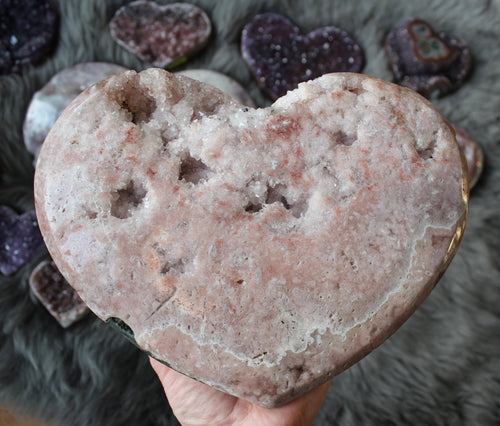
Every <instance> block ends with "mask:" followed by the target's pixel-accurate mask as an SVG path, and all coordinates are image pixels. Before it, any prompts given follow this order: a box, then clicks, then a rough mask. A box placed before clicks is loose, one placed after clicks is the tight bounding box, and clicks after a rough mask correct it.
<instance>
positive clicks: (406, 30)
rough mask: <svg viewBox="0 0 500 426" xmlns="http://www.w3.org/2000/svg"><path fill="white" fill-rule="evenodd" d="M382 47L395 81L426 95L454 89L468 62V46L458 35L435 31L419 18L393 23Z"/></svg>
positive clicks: (460, 81) (460, 83)
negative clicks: (392, 27) (394, 25)
mask: <svg viewBox="0 0 500 426" xmlns="http://www.w3.org/2000/svg"><path fill="white" fill-rule="evenodd" d="M385 51H386V54H387V58H388V60H389V64H390V67H391V70H392V73H393V74H394V80H395V82H396V83H398V84H401V85H402V86H406V87H409V88H410V89H413V90H415V91H417V92H419V93H420V94H422V95H424V96H426V97H428V98H437V97H440V96H443V95H446V94H448V93H450V92H453V91H455V90H457V89H458V88H459V87H460V86H461V85H462V83H463V82H464V80H465V79H466V78H467V76H468V74H469V72H470V69H471V66H472V59H471V54H470V50H469V48H468V46H467V45H466V43H465V42H464V41H463V40H462V39H460V38H459V37H457V36H455V35H452V34H447V33H444V32H436V31H435V30H434V29H433V28H432V27H431V26H430V25H429V24H428V23H427V22H425V21H422V20H421V19H410V20H407V21H405V22H403V23H402V24H400V25H398V26H397V27H395V28H394V29H393V30H392V31H391V32H390V33H389V34H388V35H387V38H386V41H385Z"/></svg>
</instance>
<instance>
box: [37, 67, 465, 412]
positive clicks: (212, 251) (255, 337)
mask: <svg viewBox="0 0 500 426" xmlns="http://www.w3.org/2000/svg"><path fill="white" fill-rule="evenodd" d="M462 158H463V157H462V156H461V154H460V151H459V148H458V145H457V143H456V140H455V137H454V132H453V130H452V129H451V128H450V126H449V124H448V123H447V121H446V120H445V119H444V118H443V117H442V116H441V114H440V113H439V112H438V111H437V110H436V109H435V108H434V107H433V106H432V105H431V104H430V103H429V102H427V101H426V100H425V99H423V98H422V97H421V96H419V95H418V94H416V93H415V92H413V91H410V90H408V89H405V88H402V87H400V86H396V85H394V84H391V83H387V82H384V81H382V80H378V79H375V78H372V77H368V76H363V75H359V74H348V73H347V74H343V73H338V74H328V75H324V76H323V77H320V78H318V79H316V80H313V81H311V82H308V83H303V84H301V85H299V88H298V89H297V90H295V91H292V92H290V93H289V94H288V95H286V96H285V97H282V98H280V99H279V100H278V101H276V102H275V103H274V104H273V105H272V106H271V107H269V108H265V109H252V108H248V107H243V105H241V104H238V103H237V102H236V101H234V100H232V99H231V98H229V97H227V96H226V95H225V94H223V93H222V92H219V91H218V90H216V89H215V88H213V87H211V86H208V85H204V84H203V83H200V82H197V81H195V80H192V79H189V78H187V77H184V76H177V77H176V76H174V75H173V74H170V73H167V72H165V71H163V70H158V69H148V70H145V71H143V72H141V73H139V74H137V73H136V72H134V71H126V72H124V73H121V74H118V75H116V76H112V77H110V78H109V79H107V80H105V81H103V82H100V83H98V84H97V85H95V86H93V87H91V88H90V89H88V90H86V91H85V92H83V93H82V94H81V95H80V96H79V97H78V98H77V99H75V100H74V101H73V102H72V103H71V104H70V106H69V107H68V108H67V109H66V110H65V111H64V112H63V113H62V115H61V116H60V118H59V120H58V121H57V122H56V124H55V125H54V127H53V128H52V130H51V132H50V133H49V135H48V136H47V139H46V141H45V143H44V145H43V147H42V151H41V153H40V157H39V163H38V167H37V169H36V177H35V197H36V207H37V214H38V217H39V221H40V227H41V230H42V232H43V235H44V238H45V240H46V243H47V246H48V248H49V251H50V253H51V255H52V257H53V259H54V261H55V262H56V264H57V266H58V268H59V269H60V271H61V272H62V273H63V275H64V276H65V277H66V279H67V280H68V282H69V283H70V284H71V285H72V286H73V287H74V288H75V289H76V290H77V291H78V293H79V294H80V296H81V297H82V299H83V300H84V301H85V302H86V303H87V304H88V306H89V307H90V308H91V309H92V310H93V311H94V312H95V313H96V315H98V316H99V317H100V318H102V319H103V320H112V321H114V322H118V323H119V324H121V325H122V326H123V328H124V329H129V330H130V332H131V333H133V335H134V337H135V341H136V342H137V344H138V345H139V346H140V347H141V348H143V349H144V350H145V351H147V352H149V353H150V354H152V355H153V356H154V357H156V358H157V359H159V360H161V361H163V362H165V363H167V364H168V365H170V366H171V367H172V368H174V369H176V370H178V371H180V372H182V373H184V374H186V375H188V376H190V377H193V378H195V379H197V380H200V381H202V382H204V383H207V384H209V385H211V386H214V387H215V388H217V389H220V390H223V391H225V392H228V393H231V394H234V395H237V396H239V397H242V398H245V399H248V400H250V401H253V402H255V403H257V404H260V405H263V406H267V407H272V406H277V405H280V404H283V403H285V402H287V401H289V400H291V399H292V398H295V397H297V396H299V395H301V394H303V393H304V392H306V391H308V390H309V389H311V388H313V387H315V386H317V385H319V384H320V383H322V382H324V381H326V380H328V379H329V378H331V377H332V376H334V375H335V374H338V373H340V372H341V371H343V370H344V369H346V368H347V367H349V366H350V365H352V364H353V363H354V362H356V361H357V360H359V359H360V358H362V357H363V356H364V355H366V354H367V353H369V352H370V351H371V350H372V349H373V348H375V347H376V346H378V345H379V344H381V343H382V342H383V341H384V340H385V339H386V338H387V337H388V336H390V335H391V334H392V333H393V332H394V331H395V330H396V329H397V328H398V327H399V326H400V325H401V324H402V323H403V322H404V321H405V320H406V319H407V318H408V317H409V315H410V314H411V313H412V312H413V311H414V310H415V309H416V308H417V306H418V305H419V304H420V303H421V302H422V301H423V299H424V298H425V297H426V296H427V295H428V293H429V292H430V291H431V289H432V288H433V286H434V285H435V284H436V282H437V280H438V279H439V277H440V276H441V274H442V273H443V272H444V270H445V268H446V267H447V265H448V264H449V262H450V261H451V259H452V257H453V255H454V253H455V250H456V248H457V245H458V243H459V240H460V238H461V235H462V231H463V228H464V222H465V216H466V210H467V198H468V191H467V179H466V178H465V177H466V173H467V172H466V171H465V167H466V165H465V162H463V160H462Z"/></svg>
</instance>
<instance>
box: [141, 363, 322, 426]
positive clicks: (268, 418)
mask: <svg viewBox="0 0 500 426" xmlns="http://www.w3.org/2000/svg"><path fill="white" fill-rule="evenodd" d="M150 362H151V365H152V367H153V369H154V370H155V371H156V374H157V375H158V377H159V378H160V381H161V383H162V385H163V389H164V390H165V394H166V395H167V399H168V401H169V403H170V406H171V407H172V410H173V412H174V414H175V416H176V417H177V420H179V422H180V423H181V424H182V425H183V426H195V425H200V426H201V425H204V426H205V425H210V426H222V425H228V426H229V425H238V426H245V425H248V426H250V425H251V426H255V425H263V426H278V425H279V426H305V425H311V424H312V422H313V421H314V419H315V417H316V415H317V414H318V411H319V409H320V408H321V405H322V404H323V401H324V399H325V396H326V393H327V392H328V387H329V386H330V382H327V383H325V384H323V385H321V386H319V387H318V388H316V389H313V390H312V391H310V392H309V393H307V394H306V395H303V396H301V397H300V398H297V399H296V400H294V401H292V402H289V403H288V404H286V405H283V406H281V407H278V408H272V409H268V408H262V407H259V406H257V405H254V404H252V403H250V402H248V401H245V400H242V399H239V398H236V397H235V396H231V395H227V394H225V393H223V392H220V391H218V390H216V389H213V388H211V387H210V386H207V385H205V384H203V383H199V382H197V381H195V380H193V379H190V378H188V377H186V376H183V375H182V374H180V373H178V372H176V371H174V370H172V369H171V368H168V367H167V366H166V365H163V364H162V363H160V362H158V361H156V360H154V359H152V358H150Z"/></svg>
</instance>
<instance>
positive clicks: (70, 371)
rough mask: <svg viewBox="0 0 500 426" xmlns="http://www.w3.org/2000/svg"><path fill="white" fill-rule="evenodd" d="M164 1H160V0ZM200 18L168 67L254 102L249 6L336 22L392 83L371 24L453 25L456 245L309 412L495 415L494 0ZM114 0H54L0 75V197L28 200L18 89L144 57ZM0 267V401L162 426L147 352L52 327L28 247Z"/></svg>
mask: <svg viewBox="0 0 500 426" xmlns="http://www.w3.org/2000/svg"><path fill="white" fill-rule="evenodd" d="M159 2H160V3H168V1H159ZM190 2H191V3H194V4H197V5H198V6H200V7H201V8H203V9H204V10H205V11H207V13H208V14H209V16H210V17H211V19H212V22H213V24H214V34H213V36H212V38H211V40H210V43H209V44H208V46H207V48H206V49H205V50H203V51H202V52H201V53H200V54H198V55H197V56H196V57H194V58H193V59H191V60H189V61H188V62H187V63H186V64H184V65H183V66H182V68H185V69H187V68H210V69H214V70H218V71H221V72H224V73H226V74H228V75H230V76H232V77H233V78H236V79H237V80H239V81H240V83H242V84H243V85H244V86H246V87H247V88H248V89H249V91H250V93H251V95H252V96H253V97H254V99H255V100H256V102H257V103H258V104H260V105H261V106H263V105H267V104H269V100H267V99H266V98H265V96H264V95H263V94H262V92H261V91H260V90H259V88H258V87H257V85H256V84H255V82H254V80H253V79H252V77H251V75H250V72H249V70H248V68H247V67H246V65H245V63H244V62H243V60H242V57H241V54H240V51H239V41H240V36H241V30H242V28H243V26H244V25H245V24H246V23H247V22H248V21H249V20H250V19H251V18H252V17H253V16H254V15H256V14H257V13H261V12H277V13H281V14H283V15H286V16H287V17H289V18H290V19H291V20H293V21H294V23H295V24H297V25H298V26H300V27H301V29H302V30H303V31H304V32H308V31H311V30H312V29H315V28H317V27H319V26H325V25H336V26H338V27H340V28H342V29H345V30H346V31H348V32H349V33H350V34H351V35H352V36H353V37H354V38H355V39H356V40H357V41H358V42H359V43H360V45H361V46H362V48H363V50H364V52H365V55H366V65H365V68H364V69H363V72H364V73H366V74H370V75H374V76H377V77H381V78H384V79H388V80H391V79H392V77H391V73H390V71H389V68H388V65H387V60H386V57H385V54H384V51H383V42H384V38H385V35H386V34H387V32H388V31H389V30H391V29H392V28H393V27H394V26H395V25H396V24H398V23H400V22H402V21H403V20H405V19H407V18H409V17H419V18H422V19H424V20H427V21H428V22H429V23H431V24H432V25H434V27H435V28H437V29H440V30H443V31H447V32H450V33H454V34H456V35H458V36H460V37H461V38H463V39H464V40H466V41H467V42H468V44H469V46H470V48H471V52H472V56H473V60H474V68H473V71H472V74H471V76H470V78H469V79H468V80H467V82H466V83H465V84H464V86H463V87H462V88H460V89H459V90H458V91H457V92H455V93H453V94H451V95H448V96H446V97H443V98H441V99H439V100H436V101H434V103H435V105H436V106H437V107H438V108H439V109H440V110H441V111H442V112H443V113H444V114H445V115H446V116H447V117H448V119H449V120H450V121H451V122H452V123H454V124H458V125H460V126H461V127H463V128H464V129H465V130H466V131H467V132H468V133H470V134H471V135H472V136H473V137H474V138H475V139H476V140H477V141H478V142H479V143H480V145H481V147H482V148H483V150H484V153H485V159H486V168H485V171H484V173H483V176H482V177H481V179H480V181H479V183H478V185H477V186H476V187H475V188H474V189H473V191H472V194H471V199H470V210H469V220H468V225H467V229H466V232H465V235H464V238H463V241H462V244H461V247H460V249H459V251H458V254H457V255H456V257H455V259H454V260H453V262H452V264H451V266H450V268H449V269H448V271H447V272H446V273H445V275H444V277H443V278H442V280H441V281H440V283H439V284H438V286H437V287H436V289H435V290H434V291H433V293H432V294H431V295H430V297H429V298H428V299H427V300H426V301H425V303H424V304H423V305H422V307H421V308H420V309H418V310H417V312H416V313H415V314H414V315H413V316H412V317H411V318H410V320H409V321H407V322H406V323H405V324H404V326H403V327H402V328H401V329H400V330H398V331H397V332H396V334H395V335H394V336H393V337H392V338H390V339H389V340H388V341H387V342H386V343H384V344H383V345H382V346H381V347H380V348H378V349H376V350H375V351H374V352H373V353H371V354H370V355H369V356H367V357H366V358H365V359H363V360H362V361H361V362H359V363H358V364H356V365H355V366H353V367H352V368H350V369H349V370H347V371H346V372H344V373H343V374H341V375H339V376H338V377H336V378H335V379H334V380H333V382H332V385H331V387H330V391H329V394H328V396H327V399H326V401H325V404H324V405H323V407H322V409H321V412H320V414H319V416H318V418H317V420H316V422H317V424H318V425H391V424H395V425H396V424H397V425H405V424H411V425H498V424H500V260H499V259H500V247H499V243H500V0H419V1H409V0H377V1H372V0H350V1H341V0H311V1H309V2H305V1H303V0H217V1H216V0H190ZM124 3H126V1H125V0H59V1H54V5H55V7H56V8H57V9H58V11H59V14H60V16H61V22H60V32H59V43H58V46H57V50H56V51H55V52H54V53H53V54H52V55H51V56H49V57H48V59H47V60H45V61H44V62H43V63H41V64H39V65H37V66H35V67H31V68H27V69H25V70H24V72H23V73H22V74H21V75H9V76H0V204H6V205H9V206H11V207H13V208H15V209H16V210H17V211H25V210H29V209H32V208H33V184H32V181H33V172H34V170H33V166H32V158H31V156H30V154H29V153H28V152H27V151H26V149H25V147H24V143H23V137H22V123H23V119H24V115H25V112H26V108H27V106H28V103H29V101H30V99H31V96H32V95H33V93H34V92H35V91H36V90H37V89H39V88H40V87H41V86H43V85H44V84H45V83H46V82H47V81H48V79H49V78H50V77H51V76H52V75H53V74H55V73H56V72H57V71H59V70H61V69H63V68H65V67H67V66H70V65H73V64H76V63H80V62H88V61H105V62H115V63H118V64H121V65H123V66H126V67H129V68H135V69H137V70H140V69H144V68H146V67H148V64H145V63H143V62H141V61H140V60H139V59H138V58H136V57H135V56H134V55H132V54H130V53H127V52H126V51H124V50H123V49H122V48H121V47H119V46H118V45H117V44H116V43H115V42H114V41H113V40H112V38H111V36H110V34H109V31H108V27H107V23H108V22H109V20H110V18H111V17H112V16H113V14H114V12H115V11H116V9H117V8H118V7H119V6H121V5H122V4H124ZM46 256H47V254H46V253H44V254H42V255H41V257H40V258H39V259H35V260H34V261H33V262H32V263H30V264H29V265H26V266H25V267H24V268H23V269H22V270H20V271H19V272H18V273H16V274H15V275H13V276H8V277H5V276H1V275H0V404H4V405H8V406H11V407H15V408H16V409H18V410H20V411H23V412H25V413H29V414H31V415H33V416H35V417H37V418H40V419H42V420H45V421H46V422H47V423H49V424H54V425H92V426H100V425H102V426H105V425H106V426H118V425H133V426H135V425H141V426H148V425H151V426H152V425H169V424H176V420H175V419H174V418H173V416H172V414H171V411H170V408H169V406H168V403H167V401H166V399H165V396H164V394H163V391H162V388H161V386H160V383H159V381H158V380H157V378H156V376H155V375H154V373H153V372H152V370H151V368H150V366H149V363H148V360H147V357H146V356H145V355H144V354H142V353H140V352H139V351H138V350H137V349H136V348H135V347H133V346H132V345H131V344H130V343H129V342H128V341H126V340H125V339H124V338H123V337H122V336H121V335H118V334H116V332H115V331H114V330H112V329H110V328H109V327H108V326H107V325H105V324H103V323H101V322H100V321H99V320H97V319H96V318H95V317H94V316H93V315H89V316H88V317H87V318H86V319H84V320H83V321H81V322H79V323H77V324H76V325H74V326H73V327H71V328H69V329H66V330H64V329H62V328H61V327H60V326H59V325H58V324H57V322H56V321H55V320H53V318H52V317H51V316H50V315H49V314H48V313H47V312H46V310H45V309H44V308H43V306H42V305H41V304H40V303H39V302H38V301H37V300H36V299H35V297H34V296H33V295H32V294H31V292H30V289H29V285H28V276H29V274H30V272H31V270H32V268H33V267H34V266H35V265H36V264H37V261H39V260H40V259H41V258H42V257H46Z"/></svg>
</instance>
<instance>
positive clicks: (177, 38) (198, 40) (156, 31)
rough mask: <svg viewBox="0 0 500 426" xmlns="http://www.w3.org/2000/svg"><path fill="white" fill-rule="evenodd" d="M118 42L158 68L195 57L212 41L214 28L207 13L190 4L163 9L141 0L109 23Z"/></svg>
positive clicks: (125, 8)
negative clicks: (210, 39)
mask: <svg viewBox="0 0 500 426" xmlns="http://www.w3.org/2000/svg"><path fill="white" fill-rule="evenodd" d="M109 28H110V32H111V36H112V37H113V38H114V39H115V40H116V42H117V43H118V44H119V45H121V46H122V47H124V48H125V49H127V50H129V51H130V52H133V53H135V54H136V55H137V56H138V57H139V58H141V59H142V60H143V61H147V62H150V63H152V64H153V65H155V66H157V67H167V66H173V64H174V63H176V62H178V61H180V60H182V59H185V58H187V57H189V56H192V55H194V54H195V53H197V52H198V51H200V50H201V49H202V48H203V47H205V45H206V44H207V42H208V38H209V36H210V32H211V31H212V25H211V23H210V19H209V17H208V16H207V14H206V13H205V12H204V11H203V10H201V9H200V8H199V7H197V6H195V5H192V4H189V3H172V4H168V5H164V6H161V5H159V4H158V3H156V2H154V1H144V0H139V1H135V2H132V3H130V4H127V5H125V6H123V7H121V8H120V9H118V11H117V12H116V13H115V15H114V16H113V18H112V19H111V21H110V23H109Z"/></svg>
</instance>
